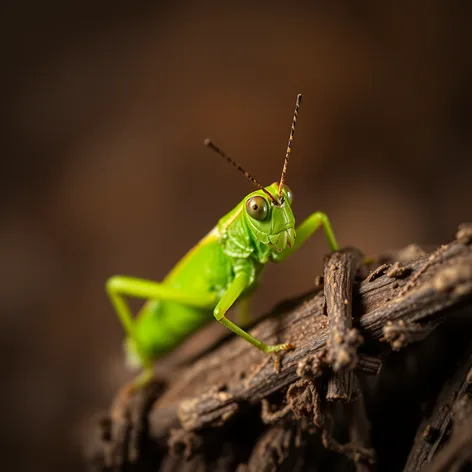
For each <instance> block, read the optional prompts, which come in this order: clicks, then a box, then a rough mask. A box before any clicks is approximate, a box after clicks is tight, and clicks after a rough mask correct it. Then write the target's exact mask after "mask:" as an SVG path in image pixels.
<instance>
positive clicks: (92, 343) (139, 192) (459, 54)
mask: <svg viewBox="0 0 472 472" xmlns="http://www.w3.org/2000/svg"><path fill="white" fill-rule="evenodd" d="M310 3H312V4H313V5H312V6H310V7H307V6H303V4H298V5H293V4H292V3H288V2H287V3H285V4H282V3H280V4H277V5H275V4H274V5H273V6H271V7H268V6H262V5H261V6H259V7H256V6H253V7H245V6H243V5H242V4H239V5H238V4H234V5H231V4H230V3H227V4H226V6H222V5H220V4H219V2H216V1H214V2H207V3H204V4H200V5H198V6H197V5H195V3H194V2H183V3H181V4H180V5H179V6H161V4H160V3H159V2H155V4H154V5H149V4H141V5H140V6H138V4H137V3H136V4H135V5H132V6H131V2H124V1H123V2H113V3H110V2H108V3H106V4H105V3H104V2H88V1H85V2H76V3H75V4H72V5H71V4H69V3H68V2H66V3H63V2H54V1H51V0H45V1H43V2H40V3H36V2H32V1H30V2H22V3H21V5H20V6H16V7H11V8H10V11H9V12H8V15H4V16H3V17H4V19H5V20H7V21H6V24H5V26H4V27H2V29H3V36H4V39H3V41H2V49H3V54H2V58H3V60H2V69H3V70H2V79H1V81H2V82H1V88H0V93H1V103H2V107H1V109H2V112H3V113H4V119H3V120H2V123H3V124H2V131H3V133H4V139H3V145H2V153H1V160H0V165H1V167H0V195H1V199H0V205H1V213H0V214H1V219H0V349H1V352H0V359H1V361H0V362H1V364H0V365H1V372H2V384H1V392H2V393H1V396H2V398H1V400H2V403H1V409H2V410H3V411H2V416H1V418H2V426H1V438H0V443H1V444H2V446H3V447H5V452H4V453H3V454H2V463H3V466H4V467H6V468H5V469H4V470H18V471H23V470H25V471H26V470H35V471H37V472H42V471H56V470H57V471H59V470H67V471H78V470H82V465H81V463H80V452H79V444H80V440H81V437H82V435H83V434H84V431H85V429H84V428H85V426H84V425H85V422H86V420H87V419H88V418H89V417H90V416H91V415H92V414H93V413H95V412H96V411H98V410H99V409H103V408H105V407H107V405H108V404H109V402H110V400H111V397H112V394H113V392H115V391H116V389H117V388H118V387H119V386H120V385H121V384H122V383H123V382H124V381H125V380H126V379H128V378H129V374H128V373H127V372H126V371H125V369H124V366H123V356H122V350H121V340H122V330H121V327H120V325H119V323H118V320H117V318H116V316H115V315H114V312H113V310H112V308H111V307H110V305H109V303H108V300H107V298H106V296H105V292H104V282H105V280H106V278H107V277H108V276H109V275H112V274H114V273H124V274H130V275H136V276H141V277H146V278H152V279H161V278H162V277H163V276H165V274H166V272H167V271H168V270H169V269H170V268H171V267H172V266H173V264H174V263H175V262H176V261H177V260H178V259H179V258H180V257H181V256H182V255H183V254H184V252H185V251H186V250H188V249H189V248H190V247H191V246H192V245H193V244H194V243H196V242H197V241H198V239H199V238H200V237H201V236H202V235H204V234H205V233H206V232H207V231H208V230H210V229H211V227H212V226H213V225H214V224H215V223H216V221H217V219H218V218H219V217H221V216H222V215H223V214H224V213H225V212H226V211H228V210H230V209H231V208H232V207H233V206H234V205H235V204H236V203H238V201H239V200H240V199H241V198H242V197H243V196H244V195H245V194H246V193H248V192H250V191H251V190H252V186H251V184H250V183H249V182H248V181H246V180H245V179H244V177H243V176H241V175H240V174H239V173H237V172H236V171H235V170H234V169H232V168H231V167H230V166H228V165H227V164H225V163H224V162H223V161H222V160H221V158H219V157H218V156H217V155H215V154H213V153H211V152H210V151H209V150H207V149H206V148H204V147H203V145H202V143H203V139H204V138H205V137H207V136H209V137H212V138H213V139H214V140H215V141H216V142H217V143H218V144H219V145H220V146H221V147H222V148H223V149H224V150H225V151H226V152H228V154H230V155H231V156H233V157H234V158H235V159H237V160H238V161H239V162H240V163H241V164H242V165H243V166H244V167H245V168H247V169H248V170H249V171H250V172H251V173H253V174H254V175H255V176H256V178H258V179H259V180H261V181H262V182H264V183H266V184H269V183H271V182H273V181H274V180H277V179H278V178H279V176H280V172H281V168H282V164H283V157H284V153H285V148H286V144H287V138H288V133H289V128H290V122H291V119H292V113H293V107H294V103H295V97H296V94H297V93H298V92H302V93H303V103H302V106H301V110H300V115H299V121H298V126H297V131H296V137H295V143H294V148H293V153H292V160H291V163H290V167H289V170H288V183H289V185H290V186H291V187H292V189H293V190H294V193H295V208H294V209H295V213H296V216H297V217H298V220H299V221H300V219H302V218H304V217H305V216H306V215H308V213H309V212H312V211H314V210H324V211H326V212H327V213H328V215H329V216H330V218H331V220H332V223H333V225H334V228H335V230H336V231H337V234H338V237H339V240H340V242H341V244H349V245H357V246H359V247H361V248H362V249H363V250H364V251H365V252H366V253H368V254H375V253H377V252H378V251H381V250H384V249H388V248H392V247H399V246H402V245H406V244H408V243H410V242H417V243H433V244H439V243H442V242H446V241H448V240H449V239H450V238H451V237H452V236H453V234H454V232H455V229H456V225H457V224H458V223H460V222H462V221H466V220H469V221H470V220H472V205H471V200H472V198H471V197H472V186H471V179H472V158H471V150H472V149H471V148H472V144H471V133H470V131H471V125H472V88H471V80H472V64H471V62H472V59H471V57H472V56H471V55H470V47H469V46H470V44H471V41H472V30H471V29H470V18H471V14H472V8H471V4H470V3H469V2H461V1H455V2H454V1H453V2H431V1H426V0H424V1H421V0H418V1H413V2H411V1H400V2H393V3H392V2H376V1H373V0H372V1H363V2H355V3H357V6H355V7H353V6H352V2H347V1H346V2H344V1H341V2H310ZM333 3H336V5H335V6H334V5H333ZM307 4H308V2H307ZM326 250H327V244H326V242H325V240H324V239H323V238H322V236H321V235H317V236H316V237H315V238H314V239H313V240H312V241H311V242H310V243H309V244H308V245H307V246H305V248H304V249H303V250H302V251H301V252H300V253H299V254H298V255H296V256H295V257H294V258H293V259H292V260H290V261H288V262H287V263H286V264H284V265H282V266H271V267H270V268H269V270H268V271H267V273H266V277H265V280H264V283H263V286H262V287H261V290H260V291H259V292H258V295H257V296H256V299H255V301H254V304H253V307H254V311H255V312H257V313H259V312H261V311H264V310H267V309H269V308H270V307H271V306H272V305H273V304H274V303H275V302H276V301H277V300H279V299H281V298H283V297H286V296H289V295H291V294H296V293H299V292H301V291H303V290H306V289H308V288H309V287H310V284H311V283H312V281H313V280H314V277H315V275H316V274H318V273H319V271H320V269H321V263H322V256H323V254H324V252H325V251H326ZM2 469H3V467H2Z"/></svg>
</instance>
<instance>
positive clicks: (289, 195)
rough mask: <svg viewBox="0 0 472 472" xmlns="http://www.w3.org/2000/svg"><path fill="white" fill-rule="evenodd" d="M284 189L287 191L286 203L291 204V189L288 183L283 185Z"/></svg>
mask: <svg viewBox="0 0 472 472" xmlns="http://www.w3.org/2000/svg"><path fill="white" fill-rule="evenodd" d="M284 190H285V191H286V192H287V198H288V203H290V205H291V204H292V202H293V192H292V189H291V188H290V187H289V186H288V185H284Z"/></svg>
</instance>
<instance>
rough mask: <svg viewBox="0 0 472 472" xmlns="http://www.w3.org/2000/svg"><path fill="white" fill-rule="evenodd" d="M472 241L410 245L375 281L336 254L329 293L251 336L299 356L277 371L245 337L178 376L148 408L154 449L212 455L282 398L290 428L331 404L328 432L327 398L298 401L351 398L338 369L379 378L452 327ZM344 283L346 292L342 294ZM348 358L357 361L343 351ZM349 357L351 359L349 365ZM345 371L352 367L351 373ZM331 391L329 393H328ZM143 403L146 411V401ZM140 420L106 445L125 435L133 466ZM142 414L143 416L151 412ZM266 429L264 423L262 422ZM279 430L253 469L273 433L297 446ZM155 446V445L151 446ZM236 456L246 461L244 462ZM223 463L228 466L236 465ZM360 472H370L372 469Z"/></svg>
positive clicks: (280, 416) (466, 296) (302, 300)
mask: <svg viewBox="0 0 472 472" xmlns="http://www.w3.org/2000/svg"><path fill="white" fill-rule="evenodd" d="M471 235H472V230H471V228H470V226H464V227H463V228H461V230H460V231H459V232H458V234H457V238H456V240H455V241H453V242H451V243H450V244H448V245H445V246H442V247H440V248H439V249H437V250H436V251H434V252H432V253H430V254H424V252H422V251H421V249H419V248H418V247H416V246H409V247H408V248H406V249H405V250H403V251H400V252H397V253H391V254H388V255H386V256H383V257H381V258H379V259H378V260H377V265H378V267H377V268H376V270H374V271H373V272H371V273H370V274H369V275H368V276H367V277H365V276H366V275H367V274H365V275H364V280H362V281H361V282H358V281H356V280H355V279H354V275H355V267H356V266H357V264H358V262H359V260H360V257H361V256H360V253H359V251H358V250H356V249H344V250H343V251H341V252H340V253H338V254H337V255H335V256H332V257H333V258H339V261H338V262H339V263H340V264H341V265H342V270H341V271H339V273H337V272H336V271H337V270H338V269H335V268H333V267H334V266H336V265H337V264H332V265H333V267H331V268H329V267H328V266H329V265H330V263H329V262H328V265H327V268H326V270H325V277H324V278H325V281H326V287H325V290H324V292H323V291H322V290H320V289H319V288H318V289H316V290H315V291H313V292H310V293H307V294H305V295H303V296H300V297H297V298H296V299H293V300H289V301H285V302H283V303H281V304H280V305H278V306H277V307H276V308H275V309H274V310H273V311H272V312H271V313H269V314H268V315H267V316H266V317H264V319H262V320H261V321H260V322H258V323H257V324H256V325H255V327H254V328H253V329H251V330H250V332H251V334H253V335H254V336H256V337H258V338H260V339H262V340H264V341H265V342H267V343H276V342H291V343H293V344H294V345H295V346H296V349H295V350H293V351H290V352H286V353H283V354H282V355H281V356H280V359H279V360H280V366H279V367H280V368H279V369H274V363H273V360H272V358H270V357H267V356H266V355H264V354H263V353H260V352H259V351H257V350H256V349H254V348H253V347H252V346H250V345H249V344H248V343H247V342H245V341H244V340H242V339H238V338H233V337H228V338H227V339H226V340H225V341H224V342H222V343H220V344H219V345H218V346H217V347H215V348H214V349H212V350H209V351H208V352H207V353H206V354H205V355H204V356H203V357H201V358H200V359H199V360H198V361H196V362H195V363H194V364H192V365H190V366H188V367H184V368H182V369H180V370H178V371H176V372H175V373H174V374H173V375H172V376H170V377H169V378H168V379H167V382H168V386H167V388H166V389H165V391H164V392H163V393H162V395H161V396H160V397H158V398H155V399H153V401H152V402H148V405H149V403H151V406H150V408H149V409H148V410H147V411H146V415H144V417H145V420H146V426H147V427H146V434H145V436H146V440H147V441H148V442H149V441H151V443H152V447H151V449H152V450H154V451H161V452H160V454H161V455H162V454H165V451H166V450H167V448H168V447H170V449H171V451H173V453H174V455H175V454H176V455H178V456H180V457H191V456H193V457H200V458H202V457H204V456H202V454H205V453H204V451H205V450H207V449H206V447H207V446H208V445H211V444H214V441H218V439H220V440H221V438H218V435H217V434H216V438H215V432H216V433H217V432H218V431H225V430H226V429H225V428H226V427H227V426H228V427H229V425H234V424H237V422H238V418H247V415H248V414H249V415H252V416H251V417H252V418H254V415H256V416H257V417H258V416H259V414H260V413H259V411H258V408H259V404H260V403H261V401H262V400H264V401H267V399H273V398H276V400H275V403H274V404H275V405H276V404H280V409H279V413H277V412H275V413H274V412H273V411H272V412H270V411H268V410H267V408H268V407H267V405H268V404H267V402H266V403H265V405H266V407H265V408H266V417H270V415H275V416H272V418H275V419H276V420H278V421H287V419H288V421H289V422H288V424H289V425H290V424H293V421H295V419H296V418H300V421H302V422H305V423H306V421H307V420H306V418H307V415H305V414H302V415H301V416H299V414H298V413H299V412H300V411H301V410H303V409H306V408H308V410H309V409H310V408H315V409H316V408H318V409H320V408H321V410H317V411H312V410H310V411H312V413H314V414H315V415H314V416H313V414H311V418H312V420H310V421H311V422H312V425H314V426H316V427H317V428H320V427H321V428H323V424H324V423H323V422H324V420H323V415H324V413H323V406H322V405H321V406H320V404H319V400H316V405H317V406H315V405H314V406H312V407H310V406H309V405H308V406H307V404H306V402H305V403H303V402H302V403H303V405H301V404H300V405H301V406H300V405H298V407H300V408H301V410H300V409H299V411H298V413H297V408H298V407H297V398H298V397H297V395H304V396H305V397H306V398H311V400H310V401H312V402H313V401H314V400H313V398H314V396H316V397H317V398H319V397H318V396H319V394H320V392H321V390H319V388H318V387H317V388H316V389H315V390H313V387H312V386H311V385H312V383H313V382H315V383H318V382H320V381H321V382H322V383H321V384H320V385H322V384H323V382H325V381H326V382H327V383H326V384H325V385H329V384H331V389H333V387H334V388H335V390H336V391H341V392H343V397H345V398H344V399H347V400H349V399H351V396H352V395H351V387H350V385H351V383H350V382H348V383H346V382H344V380H342V379H341V381H340V380H339V379H340V377H338V380H333V377H332V376H331V375H332V374H330V372H331V370H330V366H332V367H333V368H334V370H339V371H340V372H339V373H337V374H336V375H339V374H343V375H344V374H345V373H347V374H349V375H351V376H353V374H352V368H355V371H356V372H358V373H362V372H364V373H365V374H368V373H370V374H372V373H373V374H376V373H378V372H379V371H380V367H381V365H382V360H381V358H380V357H382V356H384V355H385V354H386V353H388V352H391V351H393V350H398V349H401V348H404V347H405V346H407V345H408V344H410V343H413V342H418V341H421V340H422V339H424V338H425V337H426V336H428V334H430V333H431V332H432V331H433V330H435V329H436V328H437V327H438V326H439V325H440V323H441V322H442V321H444V320H446V319H447V318H448V317H452V316H454V314H455V313H456V312H457V311H458V310H460V308H461V307H464V306H466V305H472V249H471V247H470V243H471V241H472V236H471ZM331 260H332V261H333V260H336V259H331ZM328 261H329V259H328ZM375 267H376V266H374V267H373V268H375ZM364 269H365V267H361V268H360V269H359V272H358V275H359V273H360V272H361V271H362V270H364ZM337 285H339V291H337V290H336V286H337ZM351 295H352V296H351ZM330 297H331V301H330ZM345 300H347V303H345ZM351 306H352V317H351ZM325 309H326V310H327V312H328V315H330V313H331V315H332V316H331V317H329V316H328V317H327V316H326V314H325ZM351 322H352V325H351V324H350V323H351ZM353 330H355V331H353ZM357 333H359V334H360V336H362V339H363V340H364V343H363V344H362V345H361V346H360V347H359V353H358V352H357V347H358V346H357V345H358V344H359V340H360V339H361V338H360V337H359V336H358V334H357ZM354 334H355V336H354ZM346 352H347V356H345V355H344V354H343V353H346ZM346 359H348V361H349V362H344V361H345V360H346ZM343 367H344V368H345V369H347V370H346V371H344V372H343V371H342V368H343ZM349 369H351V370H349ZM330 376H331V377H330ZM300 378H302V379H305V381H304V382H305V383H304V384H303V386H302V385H301V384H300V383H299V382H300ZM329 379H331V380H329ZM348 380H349V379H348ZM296 384H297V385H300V388H298V391H299V393H296V392H297V389H295V390H294V389H293V388H292V390H291V391H292V394H293V392H295V394H294V395H295V396H293V395H292V397H293V398H292V400H290V398H289V397H290V396H289V395H288V393H287V388H288V387H290V386H294V387H295V385H296ZM313 385H314V384H313ZM302 387H303V388H302ZM331 391H332V390H331ZM310 392H311V393H310ZM346 392H347V394H348V395H347V397H346ZM308 393H310V394H309V395H308ZM328 393H329V392H328ZM139 395H145V393H141V394H139ZM139 395H138V397H139ZM324 395H325V396H326V391H325V393H324ZM274 396H275V397H274ZM296 397H297V398H296ZM305 397H304V398H305ZM300 398H301V397H300ZM300 401H301V400H300ZM303 401H305V400H303ZM290 402H292V403H290ZM270 403H273V401H272V400H271V401H270ZM135 404H139V405H141V406H142V405H143V404H145V402H144V403H143V402H141V403H139V402H137V403H136V402H135ZM130 408H131V407H130ZM131 409H132V408H131ZM305 413H306V412H305ZM291 415H294V416H291ZM317 415H318V416H317ZM132 417H133V415H131V414H128V415H127V417H126V418H127V419H128V423H129V424H128V425H127V428H128V429H126V434H124V433H123V429H121V430H120V431H121V437H120V438H115V437H113V436H114V435H113V434H112V433H111V432H110V431H109V430H107V431H105V432H104V433H102V438H103V439H102V443H104V444H105V446H106V447H109V445H110V443H114V442H116V440H117V439H119V441H118V442H119V443H121V446H122V451H121V453H118V452H115V455H116V457H118V458H121V459H120V461H119V462H120V464H123V463H124V462H125V461H124V459H128V460H130V459H133V458H136V453H135V452H134V451H135V450H136V449H139V448H140V447H142V441H141V440H140V439H139V438H137V436H139V435H137V434H136V431H139V428H142V426H140V427H138V426H136V425H134V424H133V421H132V420H130V418H132ZM134 417H135V418H138V419H139V418H141V419H142V417H143V415H141V416H140V415H134ZM290 418H292V419H291V420H290ZM316 418H318V420H317V419H316ZM358 420H359V419H357V420H356V422H357V423H358V424H357V426H356V422H354V420H353V426H352V428H351V429H352V434H351V437H352V438H353V441H354V442H355V440H358V439H359V433H356V432H355V429H356V428H359V424H360V423H359V421H358ZM361 420H362V421H361V423H362V422H363V421H364V420H365V421H364V423H365V422H366V419H365V418H364V419H361ZM139 421H141V420H139ZM141 422H142V421H141ZM316 422H318V425H316ZM112 423H113V422H112ZM254 424H255V423H254ZM260 424H261V425H263V424H264V423H263V422H262V421H260ZM277 424H278V423H277ZM277 424H276V425H274V426H270V427H269V429H267V430H266V435H267V436H265V435H262V436H261V439H260V440H259V441H262V442H260V443H259V442H257V441H255V442H253V443H252V445H251V446H250V447H251V451H252V455H251V456H250V457H252V458H253V459H251V460H250V461H249V463H248V466H245V467H249V470H250V467H251V463H252V464H255V463H258V461H260V460H263V459H260V457H263V456H264V453H263V452H261V451H264V450H266V449H267V446H265V445H264V444H266V445H267V444H268V443H267V440H265V439H264V438H267V437H272V436H271V435H274V436H273V437H274V438H275V437H280V438H282V439H280V440H281V441H282V442H283V441H285V443H284V444H288V446H287V449H286V450H285V451H289V450H291V449H292V448H293V447H294V444H295V443H293V442H292V439H290V438H292V436H290V434H292V433H290V434H289V433H288V429H287V428H288V427H289V426H287V427H286V428H285V429H283V428H282V429H283V431H281V430H279V429H278V428H279V426H277ZM325 424H326V423H325ZM260 427H262V426H260ZM270 428H272V429H270ZM102 429H103V426H102ZM106 429H107V428H105V430H106ZM108 429H110V427H109V425H108ZM112 429H113V428H112ZM302 429H303V428H302ZM309 429H310V428H308V430H306V429H303V431H309ZM315 429H316V428H315ZM361 429H362V428H361ZM270 431H272V432H270ZM323 434H324V436H323V437H324V438H325V439H326V438H327V439H326V441H328V439H329V440H330V441H331V439H332V438H331V437H330V433H329V434H328V433H326V431H325V432H324V433H323ZM141 436H142V434H141ZM360 436H363V437H362V440H358V443H362V445H361V444H359V446H362V447H365V446H366V445H367V444H368V442H369V441H368V438H366V437H365V428H364V429H363V433H362V434H361V435H360ZM283 438H285V439H283ZM287 438H289V439H287ZM356 438H357V439H356ZM274 440H275V439H274ZM264 441H266V442H265V443H264ZM269 442H270V441H269ZM255 444H260V445H259V446H255ZM297 444H298V443H297ZM340 446H343V445H340ZM101 447H103V444H102V446H101ZM146 447H150V446H149V444H148V445H147V446H146ZM245 447H247V445H246V446H245ZM115 449H116V448H115ZM269 449H270V448H269ZM309 449H310V448H309ZM341 449H342V447H341ZM341 449H340V452H341ZM220 450H221V446H220ZM344 450H345V451H351V452H352V456H351V459H353V458H354V456H355V455H356V454H359V448H357V449H356V448H355V447H354V445H353V444H348V445H346V447H345V448H344ZM123 451H124V452H123ZM128 451H133V454H131V456H132V457H125V456H127V455H128ZM199 451H200V452H199ZM258 451H259V452H258ZM245 454H246V457H249V456H247V453H245ZM284 454H285V452H284V453H282V455H281V456H280V457H282V456H283V457H285V456H284ZM261 455H262V456H261ZM98 456H99V454H98ZM243 456H244V454H243ZM96 457H97V454H96ZM205 457H207V456H205ZM228 457H229V456H228ZM115 459H116V458H115ZM115 459H113V458H111V462H112V463H113V464H115V465H116V463H117V461H116V460H115ZM161 459H162V457H161ZM195 460H196V459H195ZM202 460H203V461H204V462H205V460H206V461H207V464H209V463H210V462H211V461H213V462H211V463H212V464H214V463H217V462H218V458H215V457H213V456H212V458H211V460H210V459H208V458H207V459H202ZM235 460H236V463H237V462H238V460H237V458H235ZM283 460H285V459H283ZM156 461H157V459H156V460H155V462H153V464H152V466H153V469H152V470H158V468H157V467H156V464H158V461H157V462H156ZM171 461H172V460H171V459H169V458H166V459H165V464H170V463H171ZM208 461H210V462H208ZM215 461H216V462H215ZM251 461H252V462H251ZM230 462H231V461H230ZM289 462H290V461H289ZM218 463H219V462H218ZM221 463H225V464H227V463H228V461H223V462H221ZM167 467H170V466H169V465H168V466H167ZM241 467H243V466H241ZM139 470H147V469H144V468H142V469H139ZM160 470H164V469H160ZM165 470H167V469H165ZM169 470H170V469H169ZM212 470H217V469H212ZM218 470H219V469H218ZM221 470H223V469H221ZM225 470H232V469H225ZM241 470H242V469H241ZM268 470H272V469H268ZM359 470H363V469H362V467H359Z"/></svg>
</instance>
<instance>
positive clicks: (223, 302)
mask: <svg viewBox="0 0 472 472" xmlns="http://www.w3.org/2000/svg"><path fill="white" fill-rule="evenodd" d="M249 278H250V277H249V274H248V273H247V272H244V271H242V272H240V273H238V274H237V275H236V277H235V278H234V280H233V281H232V283H231V285H230V286H229V287H228V289H227V290H226V292H225V293H224V295H223V296H222V297H221V299H220V301H219V303H218V305H216V308H215V310H214V312H213V315H214V316H215V318H216V320H217V321H219V322H220V323H221V324H222V325H223V326H226V327H227V328H228V329H230V330H231V331H232V332H233V333H235V334H237V335H238V336H240V337H241V338H243V339H245V340H246V341H247V342H249V343H251V344H252V345H253V346H255V347H257V348H258V349H260V350H261V351H263V352H277V351H283V350H285V351H286V350H289V349H293V346H292V345H291V344H290V343H284V344H274V345H268V344H265V343H263V342H262V341H259V339H256V338H255V337H253V336H251V335H250V334H249V333H247V332H246V331H244V330H243V329H242V328H240V327H239V326H238V325H237V324H235V323H233V322H232V321H230V320H228V318H226V317H225V314H226V312H227V311H228V310H229V309H230V308H231V306H232V305H233V303H234V302H235V301H236V300H237V299H238V298H239V296H240V295H241V294H242V293H243V291H244V290H245V289H246V288H247V286H248V284H249Z"/></svg>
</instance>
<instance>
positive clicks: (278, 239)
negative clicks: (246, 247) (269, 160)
mask: <svg viewBox="0 0 472 472" xmlns="http://www.w3.org/2000/svg"><path fill="white" fill-rule="evenodd" d="M268 194H270V195H271V196H272V197H273V198H268ZM278 195H279V184H278V182H274V183H273V184H272V185H269V186H268V187H265V191H263V190H257V191H255V192H253V193H251V194H249V195H248V196H247V198H246V200H245V216H246V221H247V224H248V225H249V227H250V228H251V229H252V232H253V234H254V235H255V237H256V238H257V239H258V240H259V241H260V242H262V243H263V244H266V245H267V246H269V247H271V248H273V249H275V250H276V251H278V252H280V251H283V250H284V249H285V248H286V247H287V246H288V247H292V245H293V243H294V242H295V217H294V216H293V212H292V207H291V204H292V199H293V195H292V191H291V190H290V188H289V187H288V186H287V185H285V186H284V187H283V189H282V197H280V198H279V197H278Z"/></svg>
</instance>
